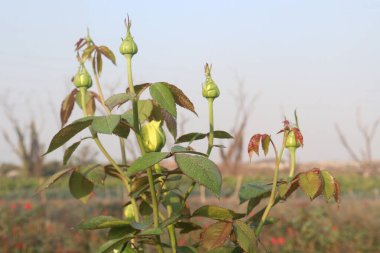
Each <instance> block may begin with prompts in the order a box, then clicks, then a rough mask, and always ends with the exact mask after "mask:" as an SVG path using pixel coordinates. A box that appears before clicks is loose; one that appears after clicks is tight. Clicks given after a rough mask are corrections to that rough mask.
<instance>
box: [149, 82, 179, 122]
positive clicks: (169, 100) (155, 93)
mask: <svg viewBox="0 0 380 253" xmlns="http://www.w3.org/2000/svg"><path fill="white" fill-rule="evenodd" d="M149 91H150V95H151V96H152V98H153V99H154V100H156V101H157V102H158V103H159V104H160V106H161V107H162V108H164V109H165V110H166V111H168V112H169V113H170V114H171V115H173V117H175V118H176V117H177V110H176V106H175V101H174V98H173V94H172V92H171V91H170V89H169V88H168V87H167V86H166V85H165V84H164V83H154V84H152V85H151V86H150V87H149Z"/></svg>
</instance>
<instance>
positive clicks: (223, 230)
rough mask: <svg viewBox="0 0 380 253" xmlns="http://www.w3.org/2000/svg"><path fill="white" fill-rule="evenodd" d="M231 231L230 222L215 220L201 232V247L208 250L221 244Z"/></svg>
mask: <svg viewBox="0 0 380 253" xmlns="http://www.w3.org/2000/svg"><path fill="white" fill-rule="evenodd" d="M231 232H232V223H231V222H217V223H214V224H212V225H210V226H209V227H208V228H206V229H205V230H204V231H203V233H202V234H201V241H202V244H203V247H205V248H206V249H207V251H210V250H212V249H215V248H217V247H220V246H222V245H223V244H224V243H225V242H226V240H227V239H228V238H229V237H230V234H231Z"/></svg>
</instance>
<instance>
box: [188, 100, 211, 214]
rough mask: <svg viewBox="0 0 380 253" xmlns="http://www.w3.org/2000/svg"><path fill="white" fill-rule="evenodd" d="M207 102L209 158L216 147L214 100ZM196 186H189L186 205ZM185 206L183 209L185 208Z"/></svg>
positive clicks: (193, 183) (194, 183) (193, 184)
mask: <svg viewBox="0 0 380 253" xmlns="http://www.w3.org/2000/svg"><path fill="white" fill-rule="evenodd" d="M207 102H208V113H209V127H210V131H209V136H208V148H207V157H209V156H210V154H211V151H212V148H213V146H214V98H208V99H207ZM195 185H196V182H195V181H193V182H192V183H191V185H190V186H189V188H188V189H187V192H186V194H185V196H184V198H183V199H184V204H185V202H186V200H187V198H188V197H189V196H190V194H191V193H192V191H193V190H194V187H195ZM200 187H202V186H200ZM184 204H183V206H182V208H183V207H184Z"/></svg>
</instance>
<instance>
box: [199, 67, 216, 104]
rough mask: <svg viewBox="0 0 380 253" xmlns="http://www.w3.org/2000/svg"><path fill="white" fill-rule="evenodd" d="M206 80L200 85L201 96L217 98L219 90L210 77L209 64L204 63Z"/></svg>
mask: <svg viewBox="0 0 380 253" xmlns="http://www.w3.org/2000/svg"><path fill="white" fill-rule="evenodd" d="M205 75H206V81H205V82H204V84H203V87H202V96H203V97H205V98H217V97H219V94H220V91H219V88H218V86H217V85H216V83H215V82H214V80H213V79H212V77H211V66H209V65H208V64H206V66H205Z"/></svg>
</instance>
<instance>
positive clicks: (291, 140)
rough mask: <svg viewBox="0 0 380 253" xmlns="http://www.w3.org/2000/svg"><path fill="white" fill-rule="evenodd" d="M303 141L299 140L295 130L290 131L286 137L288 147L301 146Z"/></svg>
mask: <svg viewBox="0 0 380 253" xmlns="http://www.w3.org/2000/svg"><path fill="white" fill-rule="evenodd" d="M300 146H301V143H300V142H299V141H298V140H297V138H296V135H295V133H294V131H293V130H290V131H289V134H288V136H287V138H286V142H285V147H286V148H299V147H300Z"/></svg>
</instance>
